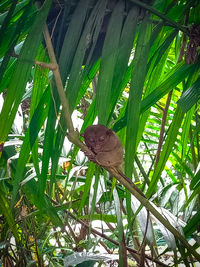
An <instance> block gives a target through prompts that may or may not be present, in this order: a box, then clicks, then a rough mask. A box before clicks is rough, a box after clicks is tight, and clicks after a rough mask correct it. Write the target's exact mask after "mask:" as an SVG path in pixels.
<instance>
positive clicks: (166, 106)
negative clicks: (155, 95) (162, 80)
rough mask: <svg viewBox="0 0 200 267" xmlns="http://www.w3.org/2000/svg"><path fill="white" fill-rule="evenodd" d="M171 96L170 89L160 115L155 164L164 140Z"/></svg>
mask: <svg viewBox="0 0 200 267" xmlns="http://www.w3.org/2000/svg"><path fill="white" fill-rule="evenodd" d="M171 98H172V90H171V91H170V92H169V94H168V97H167V102H166V105H165V109H164V111H163V117H162V123H161V129H160V137H159V142H158V150H157V153H156V161H155V166H156V165H157V164H158V161H159V159H160V153H161V149H162V145H163V141H164V138H163V137H164V133H165V124H166V120H167V112H168V109H169V104H170V101H171Z"/></svg>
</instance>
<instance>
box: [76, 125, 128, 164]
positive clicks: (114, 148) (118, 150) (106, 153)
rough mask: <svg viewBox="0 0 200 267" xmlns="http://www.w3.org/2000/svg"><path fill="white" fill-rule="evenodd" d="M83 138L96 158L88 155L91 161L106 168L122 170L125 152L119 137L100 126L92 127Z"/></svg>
mask: <svg viewBox="0 0 200 267" xmlns="http://www.w3.org/2000/svg"><path fill="white" fill-rule="evenodd" d="M81 136H83V137H84V140H85V144H86V145H87V147H88V148H89V149H90V150H91V151H92V152H93V153H94V156H91V155H88V154H86V156H87V157H88V158H89V160H90V161H93V162H95V163H98V164H99V165H101V166H105V167H115V168H117V169H119V168H120V165H121V164H122V162H123V153H124V151H123V147H122V144H121V142H120V139H119V137H118V136H117V135H116V134H115V133H114V132H113V131H112V130H111V129H108V128H107V127H106V126H104V125H100V124H98V125H92V126H89V127H88V128H87V129H86V130H85V132H84V133H83V134H81Z"/></svg>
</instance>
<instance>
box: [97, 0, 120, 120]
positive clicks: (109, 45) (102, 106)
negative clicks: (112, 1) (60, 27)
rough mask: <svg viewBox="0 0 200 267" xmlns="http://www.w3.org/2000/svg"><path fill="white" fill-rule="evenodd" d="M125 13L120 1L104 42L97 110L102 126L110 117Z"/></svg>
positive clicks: (113, 13) (114, 11)
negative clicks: (113, 82)
mask: <svg viewBox="0 0 200 267" xmlns="http://www.w3.org/2000/svg"><path fill="white" fill-rule="evenodd" d="M123 12H124V4H123V2H121V1H119V2H118V3H117V4H116V6H115V8H114V10H113V12H112V16H111V19H110V22H109V25H108V30H107V33H106V38H105V41H104V46H103V51H102V60H101V66H100V70H99V78H98V84H97V95H96V108H97V111H98V118H99V123H100V124H107V120H108V117H109V106H110V99H111V88H112V81H113V75H114V69H115V64H116V60H117V48H118V46H119V40H120V33H121V28H122V23H123Z"/></svg>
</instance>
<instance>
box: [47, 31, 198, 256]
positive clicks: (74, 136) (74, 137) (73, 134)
mask: <svg viewBox="0 0 200 267" xmlns="http://www.w3.org/2000/svg"><path fill="white" fill-rule="evenodd" d="M44 36H45V40H46V45H47V49H48V53H49V57H50V61H51V62H52V63H54V64H55V65H57V61H56V58H55V54H54V50H53V46H52V43H51V38H50V35H49V31H48V28H47V26H46V27H45V29H44ZM53 74H54V79H55V82H56V86H57V90H58V93H59V97H60V101H61V103H62V106H63V110H64V114H65V120H66V124H67V127H68V139H69V141H70V142H72V143H73V144H75V145H77V146H78V147H79V148H80V149H81V150H82V151H85V152H86V151H87V152H89V153H92V152H91V151H90V150H89V149H88V147H87V146H86V145H85V144H84V143H83V142H81V140H80V139H79V133H78V131H75V130H74V127H73V122H72V119H71V112H70V108H69V101H68V99H67V98H66V95H65V92H64V87H63V85H62V80H61V77H60V72H59V68H58V65H57V68H56V69H55V70H53ZM105 169H106V170H107V171H109V172H110V173H111V175H112V176H113V177H116V178H117V180H118V181H119V182H120V183H121V184H122V185H124V186H125V187H126V188H127V189H128V190H129V191H130V192H131V194H133V195H134V196H135V197H136V198H137V199H138V200H139V201H140V203H141V204H142V205H143V206H144V207H145V208H146V209H148V210H149V211H150V212H151V213H152V214H153V215H154V216H155V217H156V218H157V219H158V220H159V221H160V222H161V223H162V224H163V225H164V226H165V227H166V228H167V229H168V230H169V231H170V232H171V233H172V234H174V236H175V237H176V238H177V239H178V240H180V241H181V242H182V244H183V245H184V246H185V247H186V248H187V249H188V250H189V251H190V252H191V253H192V254H193V255H194V257H195V258H196V259H197V260H199V261H200V255H199V254H198V253H197V252H196V251H195V249H194V248H193V247H192V246H191V245H190V244H189V243H188V242H187V241H186V239H185V238H184V237H183V236H182V235H181V234H180V233H179V232H178V231H177V230H176V229H175V228H174V227H173V226H172V225H171V224H170V223H169V222H168V221H167V220H166V219H165V218H164V217H163V216H162V215H161V214H160V213H159V212H158V211H157V210H156V209H155V208H154V207H153V206H152V205H151V203H150V202H149V200H148V199H146V198H145V197H143V196H142V195H141V194H140V193H139V192H137V191H136V190H135V189H134V186H135V185H134V184H133V183H132V182H131V181H127V180H126V179H124V177H123V176H122V175H120V174H119V173H118V172H117V170H115V169H113V168H105Z"/></svg>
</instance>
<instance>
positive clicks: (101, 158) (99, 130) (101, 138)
mask: <svg viewBox="0 0 200 267" xmlns="http://www.w3.org/2000/svg"><path fill="white" fill-rule="evenodd" d="M81 136H82V137H83V138H84V140H85V144H86V146H87V147H88V148H89V149H90V150H91V151H92V152H93V155H92V154H88V153H85V155H86V156H87V157H88V159H89V160H90V161H93V162H95V163H97V164H99V165H100V166H103V167H111V168H113V169H114V170H115V171H117V172H118V173H119V174H120V175H121V176H122V177H123V178H124V179H125V180H126V181H128V182H129V183H130V184H131V185H132V186H133V187H134V188H135V190H136V191H137V192H138V193H140V195H142V196H143V197H145V196H144V194H143V193H142V192H141V191H140V190H139V188H138V187H137V186H135V185H134V183H133V182H132V181H131V180H130V179H129V178H128V177H126V176H125V175H124V173H123V172H122V171H121V164H122V162H123V154H124V150H123V147H122V144H121V141H120V139H119V137H118V136H117V135H116V134H115V132H114V131H113V130H111V129H108V128H107V127H106V126H104V125H100V124H98V125H91V126H89V127H88V128H87V129H86V130H85V132H84V133H83V134H81Z"/></svg>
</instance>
